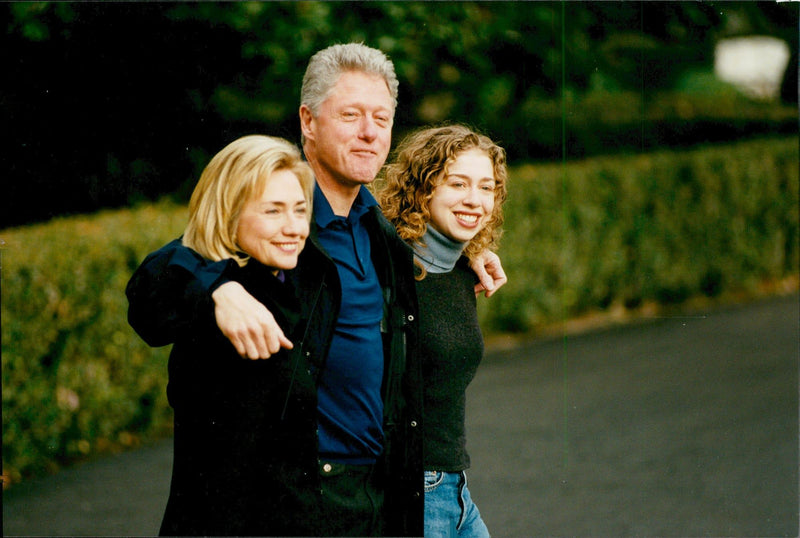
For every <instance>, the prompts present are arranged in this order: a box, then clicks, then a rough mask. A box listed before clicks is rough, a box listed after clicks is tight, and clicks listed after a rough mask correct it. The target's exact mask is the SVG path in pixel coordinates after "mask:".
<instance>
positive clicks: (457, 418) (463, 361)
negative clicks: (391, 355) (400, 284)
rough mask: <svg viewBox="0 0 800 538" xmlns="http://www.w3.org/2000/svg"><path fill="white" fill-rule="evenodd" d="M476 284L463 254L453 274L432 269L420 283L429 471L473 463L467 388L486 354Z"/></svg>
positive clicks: (426, 465) (419, 297)
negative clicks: (469, 451)
mask: <svg viewBox="0 0 800 538" xmlns="http://www.w3.org/2000/svg"><path fill="white" fill-rule="evenodd" d="M476 282H477V279H476V277H475V273H474V272H473V271H472V270H471V269H470V268H469V266H468V264H467V261H466V258H463V257H462V258H461V259H460V260H459V261H458V263H457V264H456V267H455V268H454V269H453V270H452V271H450V272H449V273H431V272H428V274H427V275H426V276H425V278H424V279H423V280H421V281H418V282H417V298H418V300H419V346H420V355H421V357H422V367H423V380H424V383H425V393H424V394H425V408H424V414H425V427H424V429H425V432H424V438H423V446H424V450H425V456H424V467H425V470H426V471H447V472H455V471H463V470H464V469H466V468H468V467H469V455H468V454H467V450H466V434H465V425H464V415H465V406H466V389H467V385H469V383H470V381H472V379H473V377H475V372H476V370H477V369H478V364H479V363H480V361H481V358H482V357H483V336H482V335H481V330H480V326H479V325H478V314H477V310H476V302H475V293H474V291H473V289H474V285H475V283H476Z"/></svg>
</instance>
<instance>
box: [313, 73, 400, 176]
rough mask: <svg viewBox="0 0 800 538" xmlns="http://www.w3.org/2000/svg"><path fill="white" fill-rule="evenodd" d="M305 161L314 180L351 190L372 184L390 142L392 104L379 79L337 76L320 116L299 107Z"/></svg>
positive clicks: (360, 76)
mask: <svg viewBox="0 0 800 538" xmlns="http://www.w3.org/2000/svg"><path fill="white" fill-rule="evenodd" d="M301 121H302V123H303V133H304V135H305V137H306V139H307V140H308V141H309V144H307V147H306V150H307V151H306V156H307V157H308V159H309V162H310V163H311V165H312V167H313V168H314V172H315V174H316V176H317V180H318V181H320V182H322V183H325V182H328V181H334V182H336V183H338V184H339V185H341V186H345V187H354V186H358V185H362V184H368V183H371V182H372V181H373V180H374V179H375V176H376V175H377V174H378V171H379V170H380V168H381V166H383V163H384V162H385V161H386V157H387V156H388V154H389V149H390V146H391V143H392V123H393V121H394V101H393V99H392V96H391V94H390V93H389V88H388V87H387V86H386V82H385V81H384V80H383V78H382V77H380V76H373V75H368V74H366V73H362V72H357V71H351V72H346V73H343V74H342V75H341V77H340V78H339V80H338V82H337V83H336V85H335V86H334V88H333V91H332V92H331V94H330V96H329V97H328V98H327V99H326V100H325V101H324V102H323V103H322V106H321V107H320V111H319V116H318V117H316V118H313V117H311V113H310V111H308V109H307V108H306V109H305V112H304V110H303V107H301Z"/></svg>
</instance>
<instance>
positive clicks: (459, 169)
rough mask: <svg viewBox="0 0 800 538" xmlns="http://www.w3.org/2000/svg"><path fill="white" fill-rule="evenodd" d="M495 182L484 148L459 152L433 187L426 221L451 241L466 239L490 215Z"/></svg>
mask: <svg viewBox="0 0 800 538" xmlns="http://www.w3.org/2000/svg"><path fill="white" fill-rule="evenodd" d="M495 184H496V181H495V177H494V167H493V165H492V160H491V159H490V158H489V156H488V155H487V154H486V153H485V152H484V151H482V150H479V149H469V150H467V151H464V152H462V153H459V154H458V155H457V156H456V159H455V160H454V161H453V162H452V163H451V164H450V165H449V166H447V168H446V170H445V174H444V178H442V182H441V183H440V184H439V185H438V186H437V187H436V188H435V189H434V190H433V195H432V197H431V200H430V206H429V209H430V213H431V222H430V224H431V225H432V226H433V227H434V228H435V229H436V230H437V231H439V232H440V233H442V234H444V235H445V236H447V237H449V238H450V239H452V240H453V241H458V242H460V243H466V242H468V241H470V240H471V239H472V238H473V237H475V236H476V235H477V234H478V232H480V231H481V230H482V229H483V227H484V226H485V225H486V223H487V222H488V221H489V219H490V218H491V216H492V210H493V209H494V189H495Z"/></svg>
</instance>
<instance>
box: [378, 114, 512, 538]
mask: <svg viewBox="0 0 800 538" xmlns="http://www.w3.org/2000/svg"><path fill="white" fill-rule="evenodd" d="M506 179H507V170H506V156H505V151H504V150H503V149H502V148H501V147H499V146H498V145H496V144H495V143H494V142H492V141H491V140H489V139H488V138H487V137H485V136H482V135H480V134H478V133H475V132H474V131H472V130H470V129H468V128H466V127H464V126H460V125H453V126H446V127H436V128H428V129H423V130H421V131H418V132H416V133H414V134H412V135H410V136H408V137H407V138H406V139H405V140H403V141H402V142H401V143H400V145H399V146H398V148H397V150H396V156H395V160H394V162H393V164H391V165H388V166H387V168H386V172H385V179H384V181H383V182H382V183H381V184H380V186H379V189H378V199H379V201H380V204H381V207H382V208H383V212H384V214H385V215H386V218H387V219H388V220H389V221H390V222H392V224H394V225H395V227H396V228H397V232H398V235H399V236H400V237H401V238H402V239H403V240H405V241H406V242H407V243H408V244H409V245H410V246H411V247H412V248H413V249H414V262H415V265H416V267H417V283H416V291H417V300H418V302H419V334H418V338H419V340H418V342H419V344H418V345H419V353H420V357H421V363H422V375H423V380H424V387H423V398H424V399H423V402H424V406H423V409H424V419H425V425H424V428H423V447H424V456H423V462H424V469H425V520H424V525H425V536H430V537H456V536H458V537H470V538H471V537H486V536H489V532H488V530H487V528H486V525H485V524H484V522H483V520H482V519H481V516H480V512H479V511H478V509H477V507H476V506H475V504H474V503H473V502H472V500H471V497H470V493H469V490H468V488H467V480H466V474H465V470H466V469H467V468H468V467H469V464H470V460H469V455H468V454H467V450H466V436H465V426H464V418H465V405H466V389H467V385H468V384H469V383H470V381H471V380H472V378H473V377H474V375H475V372H476V370H477V368H478V364H479V363H480V361H481V358H482V356H483V338H482V336H481V330H480V327H479V325H478V316H477V310H476V297H475V292H474V291H475V290H474V285H475V283H476V280H477V279H476V276H475V273H473V272H472V270H470V268H469V261H470V260H472V259H474V258H475V257H476V256H477V255H478V254H479V253H481V252H482V251H484V250H486V249H495V248H496V246H497V239H498V238H499V236H500V226H501V225H502V222H503V216H502V210H501V208H502V205H503V202H504V201H505V199H506Z"/></svg>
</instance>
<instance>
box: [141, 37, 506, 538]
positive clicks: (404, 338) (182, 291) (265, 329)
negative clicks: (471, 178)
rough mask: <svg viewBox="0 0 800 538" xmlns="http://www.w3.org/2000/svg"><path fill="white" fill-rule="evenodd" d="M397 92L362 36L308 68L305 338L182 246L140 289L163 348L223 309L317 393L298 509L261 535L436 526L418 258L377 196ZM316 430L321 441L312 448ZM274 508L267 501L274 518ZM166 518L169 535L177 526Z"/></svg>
mask: <svg viewBox="0 0 800 538" xmlns="http://www.w3.org/2000/svg"><path fill="white" fill-rule="evenodd" d="M397 88H398V82H397V77H396V75H395V72H394V67H393V65H392V62H391V61H390V60H389V59H388V58H387V57H386V56H385V55H384V54H383V53H382V52H381V51H379V50H376V49H373V48H370V47H367V46H365V45H362V44H357V43H351V44H346V45H334V46H332V47H329V48H326V49H324V50H322V51H319V52H318V53H316V54H315V55H314V56H313V57H312V58H311V60H310V62H309V64H308V68H307V70H306V73H305V76H304V78H303V87H302V91H301V105H300V110H299V115H300V126H301V132H302V145H303V151H304V153H305V157H306V159H307V160H308V163H309V164H310V165H311V167H312V169H313V171H314V174H315V177H316V190H315V194H314V204H313V218H312V222H311V235H310V236H309V240H308V241H307V245H306V248H305V250H303V252H302V253H301V254H300V258H299V261H298V265H297V268H296V269H295V270H294V271H292V272H291V273H290V274H288V275H287V279H289V281H290V282H291V283H292V284H293V286H294V289H295V292H296V293H297V295H298V297H299V299H300V302H301V304H302V305H303V310H304V311H303V315H304V317H306V318H307V319H308V320H309V322H308V327H309V328H312V330H310V331H309V330H307V331H306V334H305V335H304V337H302V338H301V340H300V341H291V340H290V339H289V338H287V336H286V335H284V334H283V333H282V331H281V330H280V328H279V327H278V326H277V323H275V320H274V318H273V317H272V314H271V313H270V312H269V311H267V309H266V308H265V307H264V305H263V304H261V303H259V302H258V301H256V300H255V299H253V298H252V297H251V296H250V295H249V294H248V293H247V292H246V291H245V290H244V288H243V287H242V286H241V285H240V284H238V283H236V282H232V281H228V280H227V279H226V278H225V271H224V270H225V267H224V264H221V263H220V262H218V263H210V262H208V261H207V260H202V259H201V258H199V256H198V255H196V253H193V252H189V253H187V252H186V251H188V250H189V249H187V248H186V247H184V246H183V245H181V244H180V242H179V241H173V242H172V243H170V244H169V245H167V246H165V247H163V248H162V249H160V250H159V251H156V252H155V253H153V254H151V255H150V256H148V258H147V259H145V261H144V262H143V263H142V265H141V266H140V267H139V269H137V271H136V273H135V274H134V275H133V277H132V278H131V281H130V283H129V285H128V289H127V294H128V299H129V302H130V308H129V321H130V323H131V325H132V326H133V327H134V328H135V329H136V331H137V332H138V333H139V334H140V336H142V338H144V339H145V340H146V341H147V342H148V343H150V344H151V345H164V344H167V343H170V342H172V341H174V338H175V334H176V333H177V332H178V331H180V330H182V329H183V328H184V327H185V326H186V325H187V321H188V319H187V318H191V317H196V316H198V315H202V316H214V318H215V320H216V324H217V326H218V327H219V329H220V330H221V332H222V333H223V334H224V335H225V337H227V338H228V339H229V340H230V341H231V343H232V344H233V345H234V346H235V348H236V350H237V351H238V352H239V354H240V355H241V356H242V357H245V358H250V359H267V358H269V357H270V356H271V355H272V354H274V353H276V352H277V351H278V350H279V349H280V348H281V347H283V348H286V349H291V350H292V353H291V357H292V360H293V361H296V362H295V371H296V372H297V376H298V377H297V382H296V383H295V386H293V387H290V388H289V390H290V391H292V390H293V391H295V392H296V393H297V392H300V391H302V390H305V391H306V393H303V394H302V395H301V396H302V398H301V397H300V396H292V399H291V400H290V399H289V397H288V396H287V403H288V404H289V405H291V402H301V401H302V402H304V403H302V404H301V403H298V404H296V407H297V408H295V409H293V413H294V415H293V416H302V417H303V419H302V420H300V421H299V422H300V423H302V424H305V425H306V426H304V428H305V429H303V430H302V431H298V433H297V435H296V436H295V437H293V438H292V439H286V438H282V440H281V442H283V443H290V444H291V443H296V446H291V447H290V448H291V450H288V451H287V450H286V447H283V449H282V451H281V454H283V455H284V456H283V457H284V458H285V457H286V456H285V455H286V454H292V456H291V458H290V459H291V461H282V462H281V466H280V470H281V472H283V473H285V475H286V476H284V477H282V478H283V481H282V482H280V481H279V482H277V485H275V486H274V487H275V488H282V491H281V492H280V495H282V496H283V497H286V496H290V497H292V496H293V497H294V498H296V499H297V501H296V502H290V503H283V504H282V506H291V507H296V508H295V509H294V510H283V512H284V513H281V514H273V515H272V516H270V517H265V520H264V521H265V522H264V524H263V525H261V526H259V527H258V528H256V529H254V531H255V532H257V533H259V534H262V535H272V534H281V535H289V534H292V535H312V534H317V535H324V536H381V535H389V536H421V535H422V534H423V521H422V519H423V499H424V496H423V468H422V454H421V452H422V441H421V429H422V421H423V417H422V393H421V388H422V383H423V380H422V377H421V371H420V365H419V363H418V360H417V357H416V332H417V326H416V319H417V304H416V295H415V288H414V272H413V261H412V254H411V251H410V249H409V248H408V247H407V246H406V244H405V243H404V242H403V241H402V240H400V238H399V237H398V236H397V234H396V232H395V230H394V228H393V227H392V225H391V224H389V223H388V221H386V219H385V218H384V217H383V215H382V214H381V211H380V208H379V207H378V204H377V202H376V201H375V199H374V198H373V196H372V195H371V194H370V192H369V191H368V190H367V189H366V185H369V184H370V183H371V182H372V181H374V179H375V177H376V175H377V174H378V172H379V170H380V168H381V167H382V166H383V164H384V162H385V160H386V158H387V156H388V153H389V150H390V146H391V133H392V125H393V121H394V113H395V107H396V104H397ZM475 265H476V266H475V267H473V269H474V270H475V271H476V273H477V274H479V276H481V277H482V278H481V280H482V282H483V283H484V284H483V287H482V288H481V287H480V286H481V285H480V284H479V285H478V286H477V287H476V291H479V289H484V290H485V291H486V293H487V295H490V294H491V293H492V292H493V291H494V290H495V289H497V287H499V286H500V285H502V284H503V283H504V282H505V275H503V273H502V268H501V267H500V264H499V260H498V259H497V258H496V257H493V255H491V254H490V253H487V256H486V257H485V258H484V259H483V260H482V261H480V262H479V263H477V264H475ZM489 273H491V275H492V276H490V274H489ZM310 427H313V428H314V431H311V432H308V431H306V429H308V428H310ZM312 438H313V439H316V446H308V444H309V443H308V442H307V440H308V439H312ZM303 439H305V441H302V440H303ZM295 456H296V457H295ZM212 457H213V456H212ZM264 457H265V458H269V457H270V456H269V454H265V456H264ZM279 478H281V477H279ZM300 483H302V484H303V487H300ZM265 489H270V487H268V486H267V485H266V484H265ZM270 494H271V495H273V496H275V495H277V494H276V493H275V492H271V493H270ZM271 502H272V500H271V499H270V498H265V499H264V503H265V504H264V506H265V508H264V510H265V511H270V510H271V509H270V508H269V503H271ZM169 511H170V510H169V507H168V513H169ZM167 519H168V518H167V517H165V525H164V526H163V527H162V533H171V532H177V531H178V530H179V529H175V528H172V529H171V528H169V525H167V521H166V520H167Z"/></svg>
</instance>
